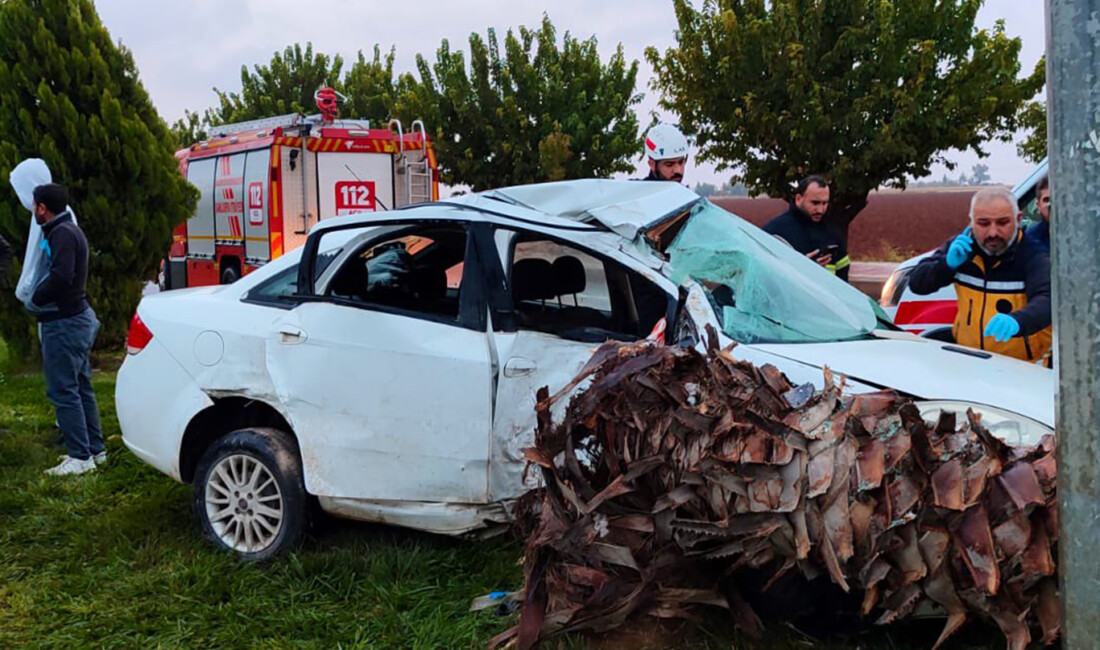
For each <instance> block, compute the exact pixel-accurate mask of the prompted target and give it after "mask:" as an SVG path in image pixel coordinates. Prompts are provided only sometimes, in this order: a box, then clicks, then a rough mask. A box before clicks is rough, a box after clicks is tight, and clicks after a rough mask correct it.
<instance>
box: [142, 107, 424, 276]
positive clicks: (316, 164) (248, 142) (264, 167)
mask: <svg viewBox="0 0 1100 650" xmlns="http://www.w3.org/2000/svg"><path fill="white" fill-rule="evenodd" d="M334 95H338V93H334V92H333V91H331V90H328V89H322V90H321V91H318V93H317V104H318V107H319V108H320V109H321V111H322V112H321V114H320V115H314V116H310V117H306V116H303V115H300V114H291V115H283V116H280V117H274V118H269V119H262V120H254V121H251V122H242V123H239V124H228V125H223V126H218V127H214V129H215V131H214V133H213V134H212V135H211V137H210V139H208V140H205V141H202V142H197V143H195V144H193V145H191V146H190V147H188V148H186V149H182V150H180V151H178V152H177V153H176V158H177V159H178V160H179V165H180V171H181V172H182V173H183V174H184V176H186V177H187V180H189V181H190V182H191V183H192V184H193V185H194V186H195V187H197V188H198V189H199V192H200V196H199V202H198V205H197V206H196V208H195V214H194V216H192V217H191V218H190V219H188V220H187V222H186V223H184V224H181V225H180V226H179V227H178V228H176V230H175V231H174V232H173V234H172V248H171V251H170V252H169V255H168V257H167V259H166V264H165V267H164V271H163V274H164V275H163V281H162V286H163V288H165V289H178V288H182V287H196V286H205V285H214V284H229V283H232V282H234V281H236V280H237V279H238V278H240V277H242V276H243V275H246V274H248V273H249V272H251V271H253V270H255V269H257V268H259V267H260V266H262V265H264V264H266V263H267V262H269V261H271V260H273V259H275V258H277V257H279V256H280V255H282V254H283V253H285V252H287V251H290V250H293V249H294V248H297V247H298V246H300V245H302V244H303V243H304V242H305V240H306V236H307V234H308V233H309V230H310V228H311V227H312V226H313V225H314V224H315V223H317V220H318V219H322V218H328V217H336V216H344V215H348V214H353V213H357V212H373V211H385V210H392V209H394V208H398V207H401V206H405V205H410V204H413V203H422V202H427V201H435V200H438V198H439V171H438V166H437V164H436V159H435V155H434V154H433V152H432V147H431V143H430V141H429V139H428V134H427V133H426V132H425V129H424V124H423V122H421V121H420V120H416V121H414V122H413V123H412V124H411V125H410V126H411V129H410V132H408V133H406V132H405V131H404V128H403V126H402V124H401V122H400V121H398V120H390V122H389V124H388V125H387V127H386V128H384V129H377V128H371V125H370V123H369V122H368V121H367V120H342V119H338V117H337V109H336V105H335V104H336V103H335V101H334V97H333V96H334Z"/></svg>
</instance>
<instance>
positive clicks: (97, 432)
mask: <svg viewBox="0 0 1100 650" xmlns="http://www.w3.org/2000/svg"><path fill="white" fill-rule="evenodd" d="M39 328H40V333H41V337H42V370H43V372H44V373H45V375H46V396H47V397H49V398H50V402H52V403H53V406H54V409H55V410H56V411H57V423H58V425H59V426H60V427H61V435H62V436H63V437H64V438H65V446H66V447H68V448H69V455H70V456H72V457H73V458H79V459H81V460H87V459H88V458H91V457H92V456H93V455H95V454H98V453H99V452H101V451H103V450H104V449H105V447H104V446H103V429H101V428H100V426H99V406H98V405H97V404H96V400H95V393H94V392H93V391H92V369H91V364H90V363H89V354H90V353H91V350H92V343H95V337H96V334H98V333H99V320H98V319H97V318H96V317H95V312H94V311H92V309H91V308H88V309H87V310H85V311H84V312H82V313H80V314H77V315H76V316H70V317H69V318H62V319H60V320H55V321H50V322H47V323H41V324H39Z"/></svg>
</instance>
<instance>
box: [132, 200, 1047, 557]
mask: <svg viewBox="0 0 1100 650" xmlns="http://www.w3.org/2000/svg"><path fill="white" fill-rule="evenodd" d="M707 325H711V326H713V327H715V328H716V329H717V330H718V331H719V332H721V338H722V341H721V342H722V344H723V345H726V344H729V343H732V342H734V341H737V342H738V343H739V345H738V346H737V347H736V348H735V349H734V350H733V353H734V354H735V355H738V356H740V357H741V358H744V359H746V360H748V361H751V362H753V363H756V364H766V363H770V364H773V365H775V366H777V367H778V368H779V369H780V370H782V371H783V372H785V373H786V374H787V375H788V377H789V378H790V379H791V380H792V382H794V383H795V384H804V383H813V384H815V385H817V386H820V385H821V383H822V375H823V372H822V369H823V368H824V367H825V366H828V367H830V368H831V369H832V370H833V371H835V372H839V373H843V374H845V375H847V377H848V381H847V384H846V386H847V390H848V391H851V392H862V391H870V390H878V389H881V388H893V389H896V390H898V391H900V392H902V393H904V394H907V395H910V396H913V397H915V398H917V399H919V400H920V401H921V406H922V409H923V410H924V412H925V413H926V415H927V416H928V417H933V416H934V414H935V413H936V412H938V410H939V409H942V408H950V409H955V410H965V409H966V408H974V409H976V410H978V411H980V412H982V413H983V417H984V421H985V422H986V423H987V425H989V426H991V428H993V429H994V430H995V431H996V432H997V433H998V434H999V435H1002V436H1003V437H1005V438H1006V439H1008V440H1009V441H1010V442H1016V443H1019V442H1025V441H1026V442H1035V441H1037V440H1038V438H1039V437H1040V436H1041V435H1042V434H1044V433H1049V432H1050V431H1051V426H1052V424H1053V420H1054V406H1053V387H1054V380H1053V375H1052V373H1051V371H1049V370H1046V369H1043V368H1039V367H1037V366H1034V365H1031V364H1025V363H1022V362H1019V361H1015V360H1012V359H1008V358H1004V357H999V356H993V355H989V354H986V353H982V352H978V351H974V350H967V349H963V348H958V347H955V346H952V345H945V344H943V343H940V342H937V341H932V340H928V339H921V338H919V337H916V336H913V335H910V334H907V333H904V332H900V331H898V330H897V329H896V328H894V327H893V326H892V325H890V323H889V321H888V320H887V319H885V318H883V314H882V312H881V311H880V310H879V309H878V307H877V305H876V304H875V303H874V302H873V301H871V300H870V299H868V298H867V297H866V296H864V295H863V294H861V293H859V292H858V291H856V290H855V289H852V288H851V287H849V286H848V285H847V284H845V283H844V282H842V281H839V280H837V279H836V278H834V277H833V276H832V275H830V274H829V273H827V272H825V271H823V270H822V269H821V268H820V267H818V266H817V265H816V264H814V263H812V262H810V261H809V260H807V259H806V258H805V257H803V256H801V255H798V254H797V253H795V252H794V251H793V250H791V249H790V248H789V247H787V246H784V245H783V244H782V243H780V242H778V241H777V240H776V239H774V238H773V237H771V236H769V235H767V234H765V233H764V232H763V231H761V230H759V229H757V228H755V227H754V226H752V225H750V224H749V223H747V222H745V221H743V220H741V219H740V218H738V217H736V216H734V215H732V214H730V213H728V212H725V211H723V210H721V209H720V208H718V207H716V206H714V205H713V204H711V203H709V202H707V201H705V200H702V199H700V198H699V197H698V196H697V195H695V194H694V193H693V192H691V191H689V190H687V189H685V188H684V187H682V186H680V185H678V184H674V183H643V182H629V181H605V180H588V181H571V182H562V183H550V184H543V185H533V186H524V187H515V188H508V189H503V190H495V191H490V192H484V193H480V194H474V195H469V196H465V197H462V198H460V199H456V200H452V201H448V202H441V203H434V204H425V205H421V206H416V207H413V208H409V209H404V210H400V211H394V212H385V213H377V214H373V213H372V214H364V215H357V216H351V217H341V218H336V219H329V220H326V221H323V222H321V223H320V224H319V225H318V226H317V227H316V228H314V230H313V231H312V232H311V234H310V236H309V239H308V241H307V243H306V244H305V246H304V247H302V248H301V249H299V250H298V251H294V252H292V253H290V254H287V255H285V256H283V257H282V258H280V259H278V260H276V261H274V262H272V263H270V264H268V265H267V266H265V267H264V268H263V269H260V270H259V271H256V272H255V273H252V274H251V275H249V276H247V277H245V278H244V279H242V280H240V281H239V282H237V283H236V284H233V285H228V286H220V287H206V288H198V289H187V290H180V291H173V292H168V293H165V294H159V295H153V296H148V297H146V298H145V299H144V300H142V302H141V304H140V306H139V307H138V310H137V313H136V314H135V317H134V321H133V324H132V327H131V332H130V340H129V345H128V347H129V353H130V354H129V355H128V357H127V359H126V361H125V363H124V364H123V366H122V368H121V370H120V371H119V375H118V384H117V392H116V402H117V409H118V417H119V422H120V424H121V427H122V432H123V439H124V440H125V442H126V445H127V446H128V447H129V448H130V449H131V450H132V451H133V452H134V453H135V454H137V456H139V457H140V458H141V459H143V460H144V461H145V462H147V463H149V464H150V465H152V466H153V467H156V468H157V469H159V470H160V471H162V472H164V473H165V474H167V475H169V476H171V477H172V478H174V479H176V480H179V481H183V482H186V483H190V484H192V485H193V486H194V508H195V513H196V515H197V516H198V518H199V519H200V520H201V523H202V526H203V529H204V531H205V533H206V535H207V536H208V537H209V538H210V539H211V540H212V541H213V542H214V543H215V544H217V545H219V546H221V547H223V548H226V549H231V550H233V551H236V552H237V553H239V554H240V555H241V556H242V557H244V558H246V559H262V558H266V557H269V556H271V555H273V554H275V553H277V552H279V551H280V550H282V549H284V548H287V547H288V546H290V545H292V544H293V543H294V542H295V541H297V540H298V538H299V537H300V536H301V534H302V531H303V528H304V526H305V519H306V516H307V510H308V508H307V502H308V501H309V500H310V497H316V501H317V502H318V503H319V505H320V507H321V508H322V509H323V510H325V511H327V512H329V513H332V514H335V515H337V516H342V517H350V518H355V519H361V520H367V521H375V522H385V523H389V524H395V525H401V526H407V527H411V528H416V529H420V530H425V531H431V532H435V533H444V534H463V533H468V532H471V531H475V530H477V529H480V528H484V527H486V526H489V525H492V524H495V523H501V522H506V521H507V520H508V518H509V514H510V506H511V505H512V504H513V503H514V501H515V499H516V498H517V497H519V496H520V495H521V494H523V492H524V491H526V490H527V489H529V487H530V485H529V483H525V476H524V468H525V462H524V460H523V455H522V449H523V448H524V447H527V446H531V445H532V444H533V437H534V426H535V412H534V405H535V392H536V391H537V390H538V389H539V388H540V387H542V386H549V387H550V389H551V390H552V391H553V390H556V389H558V388H560V387H562V386H564V385H566V384H567V383H568V382H569V380H570V379H571V378H572V377H573V376H574V375H575V374H576V373H577V372H578V370H579V369H580V368H581V367H582V366H583V365H584V363H585V362H586V361H587V360H588V359H589V357H590V355H591V354H592V352H593V351H594V350H595V348H596V347H597V346H598V345H599V344H600V343H602V342H604V341H606V340H608V339H616V340H637V339H641V338H645V337H647V336H648V335H650V334H651V333H652V332H659V331H661V329H662V327H664V328H665V334H666V337H667V338H668V339H669V341H670V342H682V343H686V344H696V343H698V341H697V339H698V333H699V332H703V331H705V328H706V326H707Z"/></svg>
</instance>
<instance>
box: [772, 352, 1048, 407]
mask: <svg viewBox="0 0 1100 650" xmlns="http://www.w3.org/2000/svg"><path fill="white" fill-rule="evenodd" d="M884 336H887V337H888V338H876V339H869V340H865V341H849V342H844V343H802V344H757V345H753V346H752V347H754V348H757V349H760V350H764V351H767V352H771V353H772V354H776V355H778V356H781V357H785V358H787V359H792V360H794V361H800V362H802V363H806V364H810V365H813V366H817V367H824V366H828V367H829V368H831V369H832V370H833V371H834V372H839V373H841V374H844V375H849V376H851V377H852V378H853V379H858V380H860V381H863V382H867V383H870V384H877V385H879V386H883V387H886V388H893V389H895V390H899V391H902V392H904V393H908V394H910V395H913V396H915V397H919V398H924V399H949V400H961V401H966V402H975V403H978V404H988V405H989V406H994V407H997V408H1000V409H1004V410H1006V411H1011V412H1013V413H1019V414H1020V415H1024V416H1026V417H1029V418H1032V419H1033V420H1037V421H1039V422H1041V423H1043V424H1045V425H1047V426H1048V427H1053V426H1054V391H1055V388H1056V386H1057V377H1056V375H1055V374H1054V372H1053V371H1051V370H1049V369H1047V368H1043V367H1041V366H1038V365H1035V364H1032V363H1025V362H1023V361H1019V360H1016V359H1012V358H1009V357H1005V356H1001V355H996V354H995V355H993V356H992V357H991V358H989V359H982V358H978V357H975V356H970V355H967V354H963V353H960V352H953V351H951V350H949V349H947V348H955V349H964V350H965V349H966V348H961V346H956V345H950V344H947V343H943V342H942V341H934V340H931V339H922V338H920V337H916V336H912V335H909V334H895V333H889V334H885V335H884Z"/></svg>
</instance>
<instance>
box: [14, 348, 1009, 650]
mask: <svg viewBox="0 0 1100 650" xmlns="http://www.w3.org/2000/svg"><path fill="white" fill-rule="evenodd" d="M4 354H5V351H4V348H3V342H2V341H0V357H2V356H3V355H4ZM2 367H3V366H2V365H0V368H2ZM95 388H96V392H97V394H98V395H99V400H100V401H99V403H100V408H101V411H102V416H103V424H104V429H105V433H106V435H107V436H108V451H109V453H110V459H109V460H108V462H107V464H106V465H105V466H103V467H101V468H100V469H98V470H96V471H95V472H94V473H91V474H87V475H83V476H79V477H61V478H48V477H46V476H44V475H43V474H42V471H43V470H44V469H46V468H47V467H49V466H51V465H53V464H54V463H55V462H56V458H57V455H58V454H59V453H61V448H60V447H58V446H57V442H58V440H57V433H56V431H55V429H54V428H53V421H54V417H53V411H52V408H51V407H50V406H49V404H48V402H47V401H46V398H45V395H44V385H43V381H42V378H41V376H40V374H37V373H34V374H25V375H10V374H8V375H5V374H3V373H2V372H0V648H91V647H95V648H324V649H332V648H479V647H485V644H486V642H487V641H488V639H489V638H491V637H492V636H493V635H495V634H497V633H498V632H500V631H502V630H504V629H506V628H507V627H509V626H510V625H511V624H513V623H514V621H515V615H512V616H503V617H502V616H498V615H495V614H494V613H492V612H488V611H486V612H477V613H471V612H469V611H467V610H468V607H469V603H470V601H471V599H473V598H474V597H476V596H480V595H483V594H485V593H487V592H490V591H494V590H500V589H515V588H518V587H520V586H521V585H522V571H521V568H520V566H519V564H518V563H519V561H520V559H521V553H522V550H521V546H520V545H519V543H518V542H515V541H513V540H511V539H508V538H506V537H505V538H498V539H496V540H493V541H490V542H473V541H463V540H453V539H448V538H443V537H437V536H432V535H426V534H418V533H413V532H408V531H401V530H397V529H392V528H386V527H381V526H371V525H366V524H357V523H352V522H338V521H334V520H331V519H323V520H322V521H321V522H320V524H319V525H318V527H317V529H316V530H315V531H314V534H313V535H312V536H311V537H310V538H309V539H308V540H307V541H306V543H305V544H304V545H303V547H302V548H301V549H300V550H299V551H298V552H296V553H294V554H292V555H289V556H286V557H283V558H280V559H278V560H277V561H274V562H271V563H268V564H264V565H245V564H242V563H240V562H238V561H236V560H235V559H234V558H233V557H231V556H230V555H227V554H224V553H221V552H217V551H215V550H214V549H213V548H212V547H210V546H208V545H206V544H205V543H204V542H203V541H201V539H200V534H199V528H198V525H197V524H196V521H195V519H194V518H193V517H192V515H191V511H190V491H189V488H188V487H187V486H184V485H179V484H177V483H175V482H173V481H172V480H170V479H168V478H167V477H165V476H163V475H161V474H159V473H158V472H156V471H154V470H152V469H150V468H148V467H146V466H145V465H143V464H142V463H140V462H139V461H138V460H137V459H136V458H135V457H134V456H133V455H132V454H130V453H129V452H128V451H126V450H125V449H124V447H123V445H122V442H121V440H120V437H119V430H118V422H117V420H116V418H115V414H114V406H113V405H114V399H113V391H114V374H113V373H111V372H97V373H96V375H95ZM769 626H770V629H771V630H772V631H773V632H772V633H771V634H770V635H769V636H768V638H767V640H766V641H762V642H756V643H750V642H747V641H746V640H744V639H742V638H741V637H740V636H739V635H737V634H735V633H734V632H733V631H732V630H731V628H730V625H729V623H728V621H727V619H726V617H724V616H723V615H722V614H721V612H717V613H715V614H714V615H712V616H710V617H708V619H707V622H706V624H705V625H704V626H703V627H702V628H700V629H693V630H686V629H676V628H657V627H655V626H643V627H640V628H639V627H634V628H633V629H632V630H631V631H628V632H626V633H623V634H619V635H617V636H614V637H610V638H603V639H589V638H585V637H570V638H565V639H555V640H553V641H551V642H549V643H547V644H545V647H549V648H564V649H568V648H578V649H579V648H608V649H611V648H615V649H620V648H622V649H625V648H641V647H651V648H663V647H669V648H677V647H683V648H699V647H703V648H731V647H734V648H739V649H745V650H753V649H759V650H780V649H794V648H800V649H801V648H811V647H814V648H826V647H835V648H851V649H854V648H857V647H859V648H866V649H869V648H894V649H907V648H913V649H916V648H930V647H931V646H932V643H933V642H934V641H935V638H936V636H937V634H938V624H932V625H931V626H929V625H927V624H924V625H911V626H907V627H905V628H895V629H892V630H890V631H889V632H886V631H882V630H873V631H870V632H866V633H864V634H860V635H859V636H858V637H855V638H852V639H835V640H834V642H835V643H837V645H829V644H821V643H815V642H813V641H812V640H810V639H808V638H806V637H804V636H801V635H800V634H798V633H797V632H793V631H789V630H788V629H787V628H785V627H784V626H783V625H782V624H780V623H776V622H772V623H770V624H769ZM639 630H648V631H642V632H640V631H639ZM949 647H950V648H952V649H953V650H962V649H973V648H1001V647H1004V642H1003V641H1002V640H1001V639H1000V635H999V634H998V633H997V632H996V631H994V630H990V629H989V628H985V627H981V626H976V625H972V626H971V627H970V628H969V629H968V630H967V637H966V638H965V639H959V640H957V641H955V642H954V643H952V644H949Z"/></svg>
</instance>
